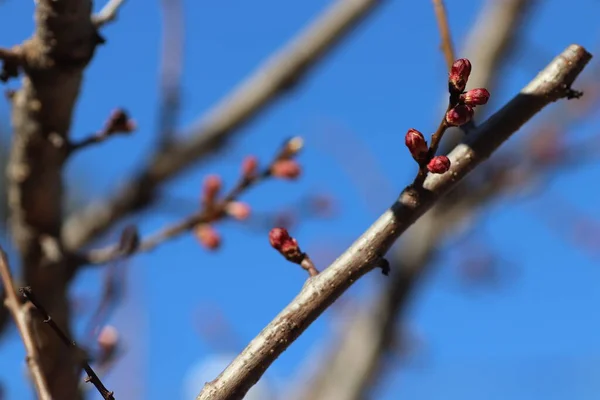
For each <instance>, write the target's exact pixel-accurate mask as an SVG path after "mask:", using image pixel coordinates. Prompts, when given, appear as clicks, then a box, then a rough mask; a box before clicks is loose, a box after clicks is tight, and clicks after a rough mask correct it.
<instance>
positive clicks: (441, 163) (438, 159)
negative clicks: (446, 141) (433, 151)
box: [404, 128, 450, 174]
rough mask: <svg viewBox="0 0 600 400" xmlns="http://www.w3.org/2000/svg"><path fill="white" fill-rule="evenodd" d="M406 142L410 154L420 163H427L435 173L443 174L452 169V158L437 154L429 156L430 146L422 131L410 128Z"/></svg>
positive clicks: (428, 167) (405, 138)
mask: <svg viewBox="0 0 600 400" xmlns="http://www.w3.org/2000/svg"><path fill="white" fill-rule="evenodd" d="M404 143H405V144H406V147H408V150H409V151H410V154H411V155H412V156H413V158H414V159H415V161H416V162H418V163H419V165H425V164H426V165H427V170H429V172H431V173H433V174H443V173H445V172H447V171H448V170H449V169H450V160H449V159H448V157H446V156H435V157H432V158H431V159H430V158H429V147H428V146H427V141H426V140H425V137H424V136H423V134H422V133H421V132H419V131H418V130H416V129H412V128H411V129H409V130H408V132H406V136H405V137H404Z"/></svg>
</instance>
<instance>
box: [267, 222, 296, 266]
mask: <svg viewBox="0 0 600 400" xmlns="http://www.w3.org/2000/svg"><path fill="white" fill-rule="evenodd" d="M269 242H270V243H271V246H273V248H274V249H275V250H277V251H278V252H280V253H281V255H283V256H284V257H285V258H286V260H288V261H291V262H294V263H297V264H299V263H300V262H302V259H304V253H302V251H301V250H300V247H299V246H298V242H297V241H296V239H294V238H293V237H291V236H290V234H289V233H288V231H287V229H285V228H273V229H271V231H270V232H269Z"/></svg>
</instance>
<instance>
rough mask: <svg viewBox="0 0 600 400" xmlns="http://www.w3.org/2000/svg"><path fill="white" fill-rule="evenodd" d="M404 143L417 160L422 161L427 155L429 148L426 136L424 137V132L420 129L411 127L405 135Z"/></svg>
mask: <svg viewBox="0 0 600 400" xmlns="http://www.w3.org/2000/svg"><path fill="white" fill-rule="evenodd" d="M404 143H405V144H406V147H408V150H409V151H410V154H411V155H412V156H413V158H414V159H415V160H417V161H421V160H423V159H425V157H427V152H428V151H429V148H428V147H427V142H426V141H425V137H423V134H422V133H421V132H419V131H418V130H416V129H412V128H411V129H409V130H408V132H406V136H405V137H404Z"/></svg>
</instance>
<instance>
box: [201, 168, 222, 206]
mask: <svg viewBox="0 0 600 400" xmlns="http://www.w3.org/2000/svg"><path fill="white" fill-rule="evenodd" d="M222 185H223V182H222V181H221V177H220V176H219V175H208V176H207V177H206V178H204V186H203V187H202V202H203V203H204V204H205V205H207V206H208V205H212V204H213V203H214V202H215V199H216V198H217V195H218V194H219V192H220V191H221V186H222Z"/></svg>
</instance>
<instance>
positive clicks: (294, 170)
mask: <svg viewBox="0 0 600 400" xmlns="http://www.w3.org/2000/svg"><path fill="white" fill-rule="evenodd" d="M301 173H302V168H301V167H300V164H298V162H297V161H296V160H291V159H283V160H278V161H275V163H274V164H273V165H272V166H271V175H273V176H274V177H277V178H281V179H296V178H298V177H299V176H300V174H301Z"/></svg>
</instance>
